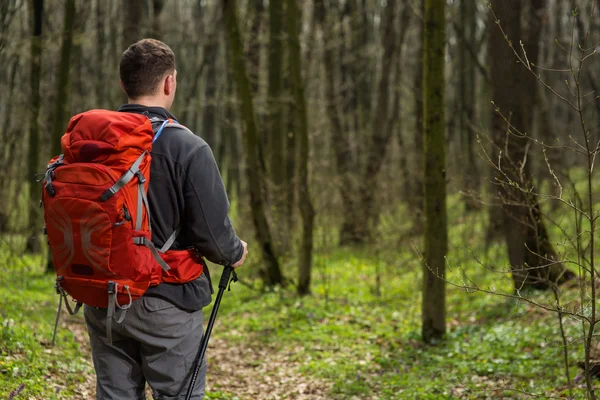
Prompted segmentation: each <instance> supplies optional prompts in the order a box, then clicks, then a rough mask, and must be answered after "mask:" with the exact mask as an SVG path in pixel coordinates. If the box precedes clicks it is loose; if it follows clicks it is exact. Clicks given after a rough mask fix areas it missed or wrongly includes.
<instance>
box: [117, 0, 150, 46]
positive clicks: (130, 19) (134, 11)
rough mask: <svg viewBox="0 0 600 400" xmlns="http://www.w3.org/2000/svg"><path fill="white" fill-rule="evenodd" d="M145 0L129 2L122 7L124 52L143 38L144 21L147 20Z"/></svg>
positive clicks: (131, 0) (128, 0)
mask: <svg viewBox="0 0 600 400" xmlns="http://www.w3.org/2000/svg"><path fill="white" fill-rule="evenodd" d="M145 3H146V1H145V0H127V1H126V2H124V4H123V5H122V6H123V8H124V9H125V10H124V11H125V12H123V23H124V25H123V44H122V46H121V47H122V48H123V50H125V49H127V48H128V47H129V46H131V45H132V44H134V43H135V42H137V41H138V40H140V39H142V38H143V32H142V21H143V20H144V19H145V18H146V4H145Z"/></svg>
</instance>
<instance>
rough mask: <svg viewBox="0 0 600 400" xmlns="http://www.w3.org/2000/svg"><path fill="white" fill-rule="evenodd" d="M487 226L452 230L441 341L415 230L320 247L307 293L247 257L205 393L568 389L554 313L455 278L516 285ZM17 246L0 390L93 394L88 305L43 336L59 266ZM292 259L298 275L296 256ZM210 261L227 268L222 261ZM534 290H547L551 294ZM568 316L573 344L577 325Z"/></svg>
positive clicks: (359, 394) (1, 261)
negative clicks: (428, 320)
mask: <svg viewBox="0 0 600 400" xmlns="http://www.w3.org/2000/svg"><path fill="white" fill-rule="evenodd" d="M483 225H484V224H483V223H480V222H478V221H462V222H461V223H457V224H453V226H452V228H451V234H450V238H451V249H450V256H449V258H448V268H449V271H448V275H447V277H448V280H449V281H451V282H453V284H449V285H448V287H447V305H448V311H447V323H448V334H447V338H446V340H444V341H442V342H439V343H437V344H436V345H434V346H427V345H425V344H423V342H422V341H421V340H420V318H421V317H420V315H421V314H420V309H421V306H420V304H421V297H420V287H421V283H420V282H421V274H422V272H421V267H420V262H419V259H418V256H417V255H416V254H415V252H414V251H413V250H412V249H413V245H414V243H411V242H410V241H409V242H401V241H399V242H398V243H397V245H396V246H395V247H392V248H393V251H389V252H387V253H386V252H378V251H373V250H372V251H370V252H369V253H366V252H361V251H358V250H356V251H352V252H349V251H343V250H333V251H321V250H319V249H317V253H316V255H315V263H314V274H313V286H312V291H313V293H312V295H311V296H308V297H305V298H299V297H297V296H296V295H295V293H294V291H293V287H290V288H288V289H279V290H276V291H271V292H268V293H264V292H260V291H259V290H257V289H255V288H254V286H253V285H254V284H256V285H258V282H257V281H253V280H251V279H249V278H248V276H249V275H250V271H251V268H252V265H249V266H247V267H246V266H245V267H244V268H247V269H246V270H244V269H242V270H240V273H239V275H240V278H241V280H242V282H238V283H234V284H232V285H231V291H228V292H226V293H225V297H224V299H223V303H222V305H221V309H220V312H219V317H218V319H217V323H216V325H215V328H214V330H213V336H212V339H211V342H210V345H209V349H208V353H207V355H208V362H209V371H208V392H207V398H209V399H224V400H233V399H239V400H255V399H256V400H262V399H265V400H266V399H273V400H274V399H298V400H303V399H310V400H313V399H314V400H319V399H335V400H337V399H348V400H355V399H356V400H362V399H365V400H368V399H516V398H532V396H534V397H537V398H543V399H547V398H567V397H568V391H567V388H568V385H567V379H566V377H565V373H564V371H563V370H564V367H563V365H564V364H563V351H562V350H563V348H562V346H560V340H561V337H560V334H559V332H560V329H559V324H558V319H557V318H556V315H554V314H552V313H548V312H545V311H543V310H541V309H540V308H537V307H535V306H532V305H529V304H527V303H525V302H523V301H518V300H514V299H510V298H506V297H500V296H498V295H493V294H486V293H483V292H476V293H469V292H467V291H466V290H465V289H464V288H461V287H458V286H460V284H461V282H463V281H464V279H465V276H468V278H469V279H471V280H472V281H473V282H476V283H477V284H478V285H479V286H480V287H481V288H488V289H492V290H495V291H498V292H504V293H510V292H511V279H510V275H508V274H506V273H497V272H493V271H492V269H491V268H490V269H487V268H484V265H485V266H490V267H498V268H499V267H501V266H502V265H504V263H505V250H504V247H503V246H502V245H501V244H498V245H493V246H491V247H490V249H489V250H488V251H487V252H484V251H483V249H480V248H479V247H478V246H481V244H480V243H478V240H477V239H476V238H478V237H479V238H481V237H484V231H483ZM2 246H4V247H2ZM15 248H16V249H17V250H18V246H16V247H15V246H13V245H11V246H7V245H6V243H5V245H2V242H0V266H1V268H2V269H3V271H4V273H3V276H2V278H0V399H85V400H87V399H93V393H94V375H93V368H92V365H91V360H90V354H89V347H88V339H87V333H86V331H85V325H84V324H83V319H82V317H81V316H75V317H71V316H63V318H62V321H61V325H60V328H59V334H58V340H57V344H56V346H55V347H51V346H50V345H49V342H50V340H51V337H52V327H53V323H54V317H55V312H56V301H57V298H56V295H55V293H54V290H53V279H54V278H53V276H52V275H46V274H44V273H43V272H42V271H43V267H42V266H41V264H42V262H41V258H39V257H28V256H22V255H20V254H21V253H20V252H19V251H17V250H14V249H15ZM11 249H12V250H11ZM401 249H403V250H401ZM17 254H18V256H17ZM284 268H285V269H284V271H287V274H288V276H293V275H294V272H295V268H294V266H293V264H290V265H286V266H284ZM211 272H212V274H213V277H218V276H219V274H220V271H219V269H217V268H216V267H213V268H212V270H211ZM214 280H217V279H214ZM526 295H527V296H529V297H530V298H531V299H533V300H535V301H538V302H542V303H545V304H551V303H552V301H553V300H552V296H551V294H549V293H544V292H533V293H527V294H526ZM576 295H577V288H576V286H575V285H567V286H565V288H564V291H563V296H564V298H565V301H568V299H569V298H574V297H576ZM209 313H210V307H209V308H207V309H206V315H207V316H208V315H209ZM206 319H208V318H206ZM564 324H565V329H566V334H567V336H568V339H569V340H570V341H572V342H573V343H577V337H578V336H579V335H580V332H581V325H580V324H579V323H578V322H577V321H576V320H572V319H565V320H564ZM568 354H569V365H570V377H571V379H574V380H575V382H576V383H575V384H574V386H575V389H574V390H575V393H574V397H575V398H584V395H583V390H582V385H583V383H584V379H581V375H580V373H581V371H580V370H579V369H578V367H577V366H576V363H577V361H579V360H581V359H582V349H581V346H578V345H572V346H570V347H569V350H568ZM11 393H12V397H11Z"/></svg>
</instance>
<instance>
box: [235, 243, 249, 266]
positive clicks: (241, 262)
mask: <svg viewBox="0 0 600 400" xmlns="http://www.w3.org/2000/svg"><path fill="white" fill-rule="evenodd" d="M241 242H242V246H243V247H244V252H243V254H242V258H240V260H239V261H238V262H236V263H235V264H233V265H232V267H233V268H239V267H241V266H242V265H244V261H246V256H247V255H248V243H246V242H244V241H243V240H241Z"/></svg>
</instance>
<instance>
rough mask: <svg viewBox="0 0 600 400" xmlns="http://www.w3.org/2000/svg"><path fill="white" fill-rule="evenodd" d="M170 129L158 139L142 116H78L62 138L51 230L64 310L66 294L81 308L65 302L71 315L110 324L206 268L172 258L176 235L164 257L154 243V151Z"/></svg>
mask: <svg viewBox="0 0 600 400" xmlns="http://www.w3.org/2000/svg"><path fill="white" fill-rule="evenodd" d="M169 122H171V123H173V121H172V120H166V121H164V122H163V123H162V125H161V127H160V129H159V130H158V131H157V132H156V134H155V133H154V132H153V129H152V123H151V121H150V120H149V119H148V117H146V116H144V115H140V114H132V113H124V112H116V111H107V110H92V111H88V112H85V113H82V114H78V115H76V116H74V117H73V118H72V119H71V121H70V123H69V126H68V128H67V131H66V133H65V134H64V136H63V137H62V140H61V146H62V150H63V154H62V155H60V156H57V157H54V158H53V159H52V160H51V161H50V163H49V164H48V168H47V171H46V174H45V176H44V179H43V190H42V192H43V194H42V204H43V207H44V221H45V224H46V228H45V229H46V233H47V235H48V244H49V246H50V251H51V254H52V261H53V264H54V268H55V270H56V274H57V280H56V289H57V292H58V293H59V294H60V295H61V302H62V298H63V297H65V298H66V295H67V294H69V295H71V297H73V299H74V300H75V301H76V302H77V307H76V309H75V311H72V309H71V308H70V306H69V303H68V301H67V302H66V304H67V308H68V309H69V312H70V313H71V314H73V313H76V312H77V311H78V309H79V307H80V306H81V304H88V305H90V306H96V307H102V308H108V315H107V316H108V319H107V321H108V324H110V320H111V318H112V316H113V315H114V312H115V309H116V307H118V308H121V309H123V310H126V309H127V308H129V306H131V304H132V302H133V301H135V300H136V299H138V298H140V297H141V296H142V295H143V294H144V293H145V292H146V290H147V289H148V287H149V286H151V285H156V284H158V283H160V282H162V281H167V282H179V283H183V282H187V281H191V280H193V279H195V278H197V277H198V276H200V274H201V273H202V271H203V266H204V262H203V260H201V259H198V257H193V254H192V253H191V252H190V251H187V250H183V251H182V250H175V251H168V250H169V247H170V246H171V245H172V244H173V242H174V240H175V237H176V236H177V233H178V229H176V230H175V231H174V232H173V234H172V235H171V237H170V238H169V239H168V240H167V242H166V243H165V245H164V246H163V247H162V248H161V249H160V250H157V249H156V248H155V246H154V245H153V243H152V227H151V224H150V215H149V214H150V212H149V207H148V199H147V192H148V184H149V181H150V162H151V155H150V151H151V150H152V143H153V139H154V140H156V139H157V138H158V137H159V136H160V134H161V133H162V130H163V128H164V127H165V126H166V125H167V124H168V123H169ZM170 266H171V267H170ZM59 312H60V305H59ZM57 322H58V319H57ZM108 324H107V325H108ZM109 330H110V327H109V326H107V333H108V336H109V340H110V333H109V332H108V331H109Z"/></svg>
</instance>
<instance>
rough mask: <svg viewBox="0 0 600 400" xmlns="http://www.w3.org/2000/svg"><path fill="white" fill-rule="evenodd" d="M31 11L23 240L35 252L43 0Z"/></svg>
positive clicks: (34, 1)
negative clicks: (26, 201)
mask: <svg viewBox="0 0 600 400" xmlns="http://www.w3.org/2000/svg"><path fill="white" fill-rule="evenodd" d="M31 4H32V7H33V10H32V11H33V12H32V13H31V14H32V18H31V22H32V28H33V35H32V36H31V65H30V68H31V73H30V77H29V84H30V104H31V108H30V114H29V152H28V153H29V154H28V163H27V182H29V203H30V210H31V211H30V214H29V234H30V236H29V238H28V240H27V251H28V252H39V251H40V241H39V238H38V235H37V233H38V232H39V231H40V227H39V223H38V222H39V215H38V210H39V208H38V206H37V202H38V200H39V198H40V187H39V185H37V184H36V183H35V181H34V176H35V175H36V173H38V168H39V167H40V125H39V118H40V108H41V96H40V80H41V71H42V23H43V14H44V0H32V2H31Z"/></svg>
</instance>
